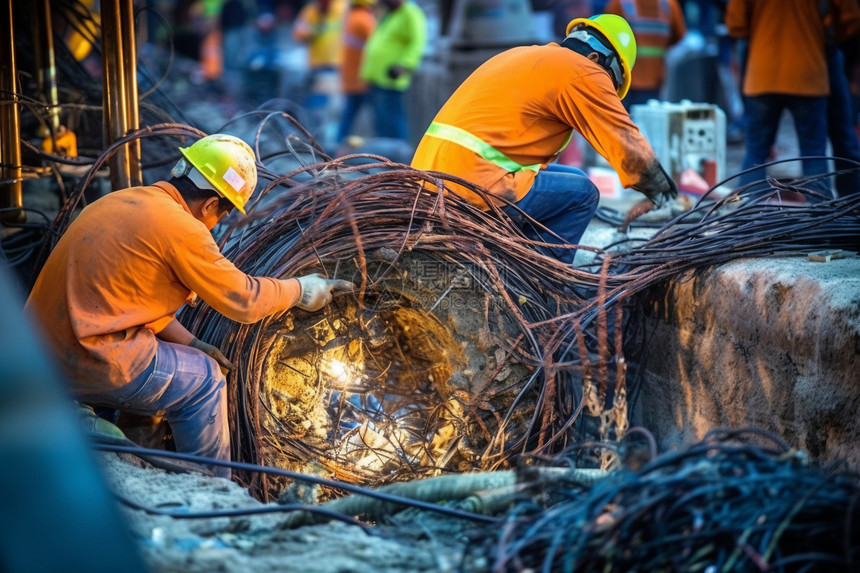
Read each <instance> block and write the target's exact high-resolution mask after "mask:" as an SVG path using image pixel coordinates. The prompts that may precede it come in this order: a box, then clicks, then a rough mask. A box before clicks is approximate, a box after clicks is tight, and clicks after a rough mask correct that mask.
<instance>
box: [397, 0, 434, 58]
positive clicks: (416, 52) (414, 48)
mask: <svg viewBox="0 0 860 573" xmlns="http://www.w3.org/2000/svg"><path fill="white" fill-rule="evenodd" d="M401 10H402V12H403V14H402V16H401V21H402V26H403V28H402V30H404V31H405V33H406V35H407V37H408V38H409V43H407V44H406V45H405V46H404V47H403V51H402V52H401V53H400V56H399V58H398V62H397V64H396V66H397V67H399V68H400V69H402V70H404V71H408V72H410V73H411V72H412V71H413V70H415V68H417V67H418V65H419V64H420V63H421V56H422V55H423V53H424V46H425V45H426V44H427V18H426V17H425V16H424V12H423V11H422V10H421V8H419V7H418V5H417V4H411V5H409V4H404V5H403V7H402V8H401Z"/></svg>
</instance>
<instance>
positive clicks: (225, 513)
mask: <svg viewBox="0 0 860 573" xmlns="http://www.w3.org/2000/svg"><path fill="white" fill-rule="evenodd" d="M115 497H116V499H117V500H118V501H119V502H120V503H122V504H123V505H126V506H128V507H130V508H132V509H136V510H138V511H142V512H144V513H148V514H149V515H163V516H165V517H172V518H174V519H209V518H216V517H244V516H247V515H264V514H269V513H290V512H293V511H307V512H308V513H315V514H317V515H322V516H324V517H328V518H329V519H332V520H335V521H341V522H343V523H346V524H348V525H355V526H356V527H358V528H360V529H361V530H362V531H363V532H365V533H366V534H368V535H372V530H371V529H370V528H369V527H367V526H366V525H365V524H363V523H361V522H360V521H358V520H357V519H355V518H352V517H350V516H348V515H344V514H342V513H338V512H336V511H330V510H328V509H324V508H321V507H317V506H314V505H304V504H300V503H291V504H283V505H266V506H263V507H248V508H243V509H222V510H213V511H195V512H185V513H183V512H179V511H168V510H165V509H159V508H154V507H147V506H144V505H141V504H139V503H136V502H134V501H132V500H130V499H128V498H125V497H123V496H120V495H115Z"/></svg>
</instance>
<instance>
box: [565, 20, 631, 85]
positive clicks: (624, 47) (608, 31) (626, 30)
mask: <svg viewBox="0 0 860 573" xmlns="http://www.w3.org/2000/svg"><path fill="white" fill-rule="evenodd" d="M579 24H582V25H583V26H585V27H586V28H591V29H593V30H597V31H598V32H599V33H600V34H602V35H603V36H604V37H605V38H606V39H607V40H608V41H609V43H610V44H612V49H613V50H614V51H615V53H616V54H617V55H618V59H619V60H621V71H622V74H621V75H622V76H623V77H622V78H621V81H620V82H619V85H618V88H617V91H618V97H620V98H621V99H624V96H626V95H627V90H629V89H630V80H631V77H630V74H631V72H632V71H633V65H634V64H635V63H636V38H634V37H633V30H631V29H630V24H628V23H627V20H625V19H624V18H622V17H621V16H616V15H615V14H598V15H597V16H592V17H590V18H575V19H573V20H571V21H570V23H569V24H568V25H567V32H566V33H567V34H570V33H571V32H573V30H574V28H576V27H577V26H578V25H579Z"/></svg>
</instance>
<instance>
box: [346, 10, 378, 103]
mask: <svg viewBox="0 0 860 573" xmlns="http://www.w3.org/2000/svg"><path fill="white" fill-rule="evenodd" d="M375 29H376V16H374V15H373V11H372V10H371V8H370V7H369V6H353V7H352V8H350V9H349V12H347V15H346V21H345V22H344V25H343V39H342V41H341V49H340V60H341V65H340V80H341V87H342V89H343V93H345V94H361V93H365V92H367V90H368V89H369V88H368V85H367V82H366V81H364V80H363V79H361V77H360V76H359V71H360V70H361V56H362V54H364V44H366V43H367V39H368V38H370V35H371V34H373V31H374V30H375Z"/></svg>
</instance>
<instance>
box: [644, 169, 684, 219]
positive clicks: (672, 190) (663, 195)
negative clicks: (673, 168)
mask: <svg viewBox="0 0 860 573" xmlns="http://www.w3.org/2000/svg"><path fill="white" fill-rule="evenodd" d="M660 171H661V172H662V175H663V176H662V177H658V178H657V182H656V184H654V185H653V186H651V187H649V188H648V189H646V190H645V191H644V193H645V196H646V197H648V198H649V199H651V202H652V203H654V208H656V209H659V208H660V207H662V206H663V205H665V204H666V203H668V202H669V201H672V200H673V199H675V198H676V197H677V196H678V185H677V183H675V180H674V179H672V177H671V176H670V175H669V174H668V173H666V170H665V169H664V168H663V166H662V165H660Z"/></svg>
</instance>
